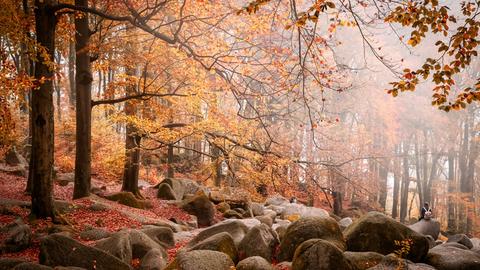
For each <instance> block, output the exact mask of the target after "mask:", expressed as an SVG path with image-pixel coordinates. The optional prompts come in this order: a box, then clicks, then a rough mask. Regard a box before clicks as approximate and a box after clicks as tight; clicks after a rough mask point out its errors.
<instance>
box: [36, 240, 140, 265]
mask: <svg viewBox="0 0 480 270" xmlns="http://www.w3.org/2000/svg"><path fill="white" fill-rule="evenodd" d="M39 262H40V263H41V264H43V265H48V266H57V265H62V266H76V267H82V268H85V269H97V270H130V269H131V267H130V265H129V264H126V263H124V262H122V261H121V260H120V259H118V258H117V257H115V256H112V255H110V254H108V253H106V252H105V251H102V250H100V249H97V248H94V247H89V246H85V245H83V244H81V243H79V242H77V241H75V240H73V239H72V238H69V237H67V236H64V235H62V234H51V235H49V236H46V237H45V238H44V239H42V241H41V242H40V254H39Z"/></svg>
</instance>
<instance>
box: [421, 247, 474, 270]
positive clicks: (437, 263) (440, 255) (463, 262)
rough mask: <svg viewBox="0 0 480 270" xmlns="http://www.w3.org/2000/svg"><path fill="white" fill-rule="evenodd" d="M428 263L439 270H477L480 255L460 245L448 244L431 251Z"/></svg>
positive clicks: (427, 259)
mask: <svg viewBox="0 0 480 270" xmlns="http://www.w3.org/2000/svg"><path fill="white" fill-rule="evenodd" d="M426 263H427V264H429V265H431V266H434V267H435V268H436V269H438V270H477V269H480V254H478V253H476V252H474V251H472V250H469V249H467V247H465V246H463V245H461V244H458V243H446V244H441V245H438V246H436V247H434V248H432V249H430V251H429V252H428V255H427V258H426Z"/></svg>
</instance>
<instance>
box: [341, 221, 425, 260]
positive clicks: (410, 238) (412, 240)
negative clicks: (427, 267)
mask: <svg viewBox="0 0 480 270" xmlns="http://www.w3.org/2000/svg"><path fill="white" fill-rule="evenodd" d="M344 234H345V238H346V241H347V249H348V251H373V252H378V253H380V254H384V255H387V254H390V253H395V252H396V251H397V252H398V251H399V250H401V249H402V248H403V247H405V246H407V245H408V249H409V252H408V253H406V254H405V253H404V254H402V255H403V256H404V257H405V258H407V259H409V260H411V261H413V262H419V261H422V260H423V259H424V258H425V256H426V255H427V253H428V249H429V243H428V240H427V238H426V237H425V236H423V235H421V234H419V233H417V232H415V231H413V230H412V229H410V228H408V227H407V226H405V225H403V224H401V223H400V222H397V221H395V220H393V219H392V218H389V217H387V216H386V215H384V214H382V213H379V212H370V213H368V214H367V215H365V216H363V217H361V218H360V219H358V220H357V221H355V222H354V223H353V224H352V225H350V226H349V227H348V228H347V229H346V230H345V231H344Z"/></svg>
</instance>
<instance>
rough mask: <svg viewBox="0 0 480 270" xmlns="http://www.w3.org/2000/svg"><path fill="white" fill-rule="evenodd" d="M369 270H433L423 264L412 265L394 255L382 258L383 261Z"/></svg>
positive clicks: (433, 269)
mask: <svg viewBox="0 0 480 270" xmlns="http://www.w3.org/2000/svg"><path fill="white" fill-rule="evenodd" d="M368 269H369V270H401V269H408V270H435V268H434V267H432V266H430V265H428V264H423V263H413V262H411V261H409V260H405V259H402V258H399V257H397V256H396V255H394V254H389V255H387V256H384V257H383V259H382V260H381V261H380V263H378V264H377V265H375V266H373V267H371V268H368Z"/></svg>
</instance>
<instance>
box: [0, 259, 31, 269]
mask: <svg viewBox="0 0 480 270" xmlns="http://www.w3.org/2000/svg"><path fill="white" fill-rule="evenodd" d="M25 262H27V261H25V260H23V259H16V258H15V259H14V258H0V270H10V269H13V268H14V267H15V266H16V265H18V264H21V263H25Z"/></svg>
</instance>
